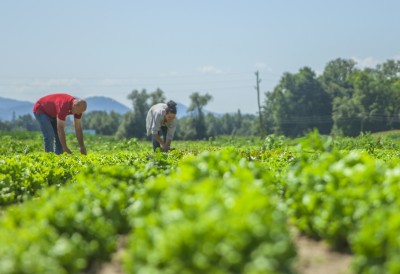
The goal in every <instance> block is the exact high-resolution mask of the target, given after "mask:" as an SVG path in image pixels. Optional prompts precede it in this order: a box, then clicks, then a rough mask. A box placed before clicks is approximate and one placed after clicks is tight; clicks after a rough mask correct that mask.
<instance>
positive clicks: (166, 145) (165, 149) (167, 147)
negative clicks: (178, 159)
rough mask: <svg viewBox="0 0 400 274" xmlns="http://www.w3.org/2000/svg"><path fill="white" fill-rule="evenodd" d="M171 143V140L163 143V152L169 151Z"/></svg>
mask: <svg viewBox="0 0 400 274" xmlns="http://www.w3.org/2000/svg"><path fill="white" fill-rule="evenodd" d="M171 141H172V140H167V142H166V143H165V148H164V151H165V152H168V150H169V148H170V146H171Z"/></svg>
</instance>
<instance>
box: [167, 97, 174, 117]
mask: <svg viewBox="0 0 400 274" xmlns="http://www.w3.org/2000/svg"><path fill="white" fill-rule="evenodd" d="M167 112H169V113H173V114H176V103H175V102H174V101H172V100H170V101H169V102H168V103H167Z"/></svg>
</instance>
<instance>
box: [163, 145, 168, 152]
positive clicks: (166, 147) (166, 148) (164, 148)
mask: <svg viewBox="0 0 400 274" xmlns="http://www.w3.org/2000/svg"><path fill="white" fill-rule="evenodd" d="M163 151H164V152H168V145H167V144H163Z"/></svg>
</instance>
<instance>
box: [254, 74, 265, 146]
mask: <svg viewBox="0 0 400 274" xmlns="http://www.w3.org/2000/svg"><path fill="white" fill-rule="evenodd" d="M256 80H257V85H256V87H255V88H256V90H257V102H258V115H259V117H260V136H261V138H264V123H263V118H262V113H261V104H260V83H261V79H259V78H258V70H257V71H256Z"/></svg>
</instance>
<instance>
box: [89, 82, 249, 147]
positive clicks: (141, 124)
mask: <svg viewBox="0 0 400 274" xmlns="http://www.w3.org/2000/svg"><path fill="white" fill-rule="evenodd" d="M189 98H190V100H191V103H190V105H189V107H188V109H187V110H188V115H187V116H185V117H182V118H180V119H179V120H178V128H177V131H176V135H175V139H178V140H196V139H197V140H199V139H205V138H210V137H215V136H217V135H254V134H255V132H256V130H257V124H256V120H255V116H254V115H250V114H245V115H242V114H241V112H240V110H238V112H237V113H234V114H223V115H221V116H215V115H213V114H210V113H208V114H205V112H204V107H205V106H206V105H207V103H208V102H210V101H211V100H212V96H211V95H209V94H207V93H206V94H204V95H201V94H200V93H198V92H194V93H192V94H191V95H190V97H189ZM128 99H129V100H131V101H132V110H131V111H129V112H127V113H125V114H124V115H120V114H117V113H115V112H110V113H107V112H105V111H92V112H90V113H87V114H85V115H83V116H82V117H83V118H82V119H83V121H82V123H83V125H84V126H85V128H88V129H94V130H96V133H98V134H103V135H115V136H116V137H118V138H138V139H143V138H146V115H147V112H148V110H149V109H150V107H151V106H152V105H154V104H157V103H160V102H166V97H165V95H164V92H163V91H162V90H161V89H157V90H155V91H153V92H147V90H146V89H142V90H141V91H138V90H133V91H132V92H131V93H130V94H129V95H128Z"/></svg>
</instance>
